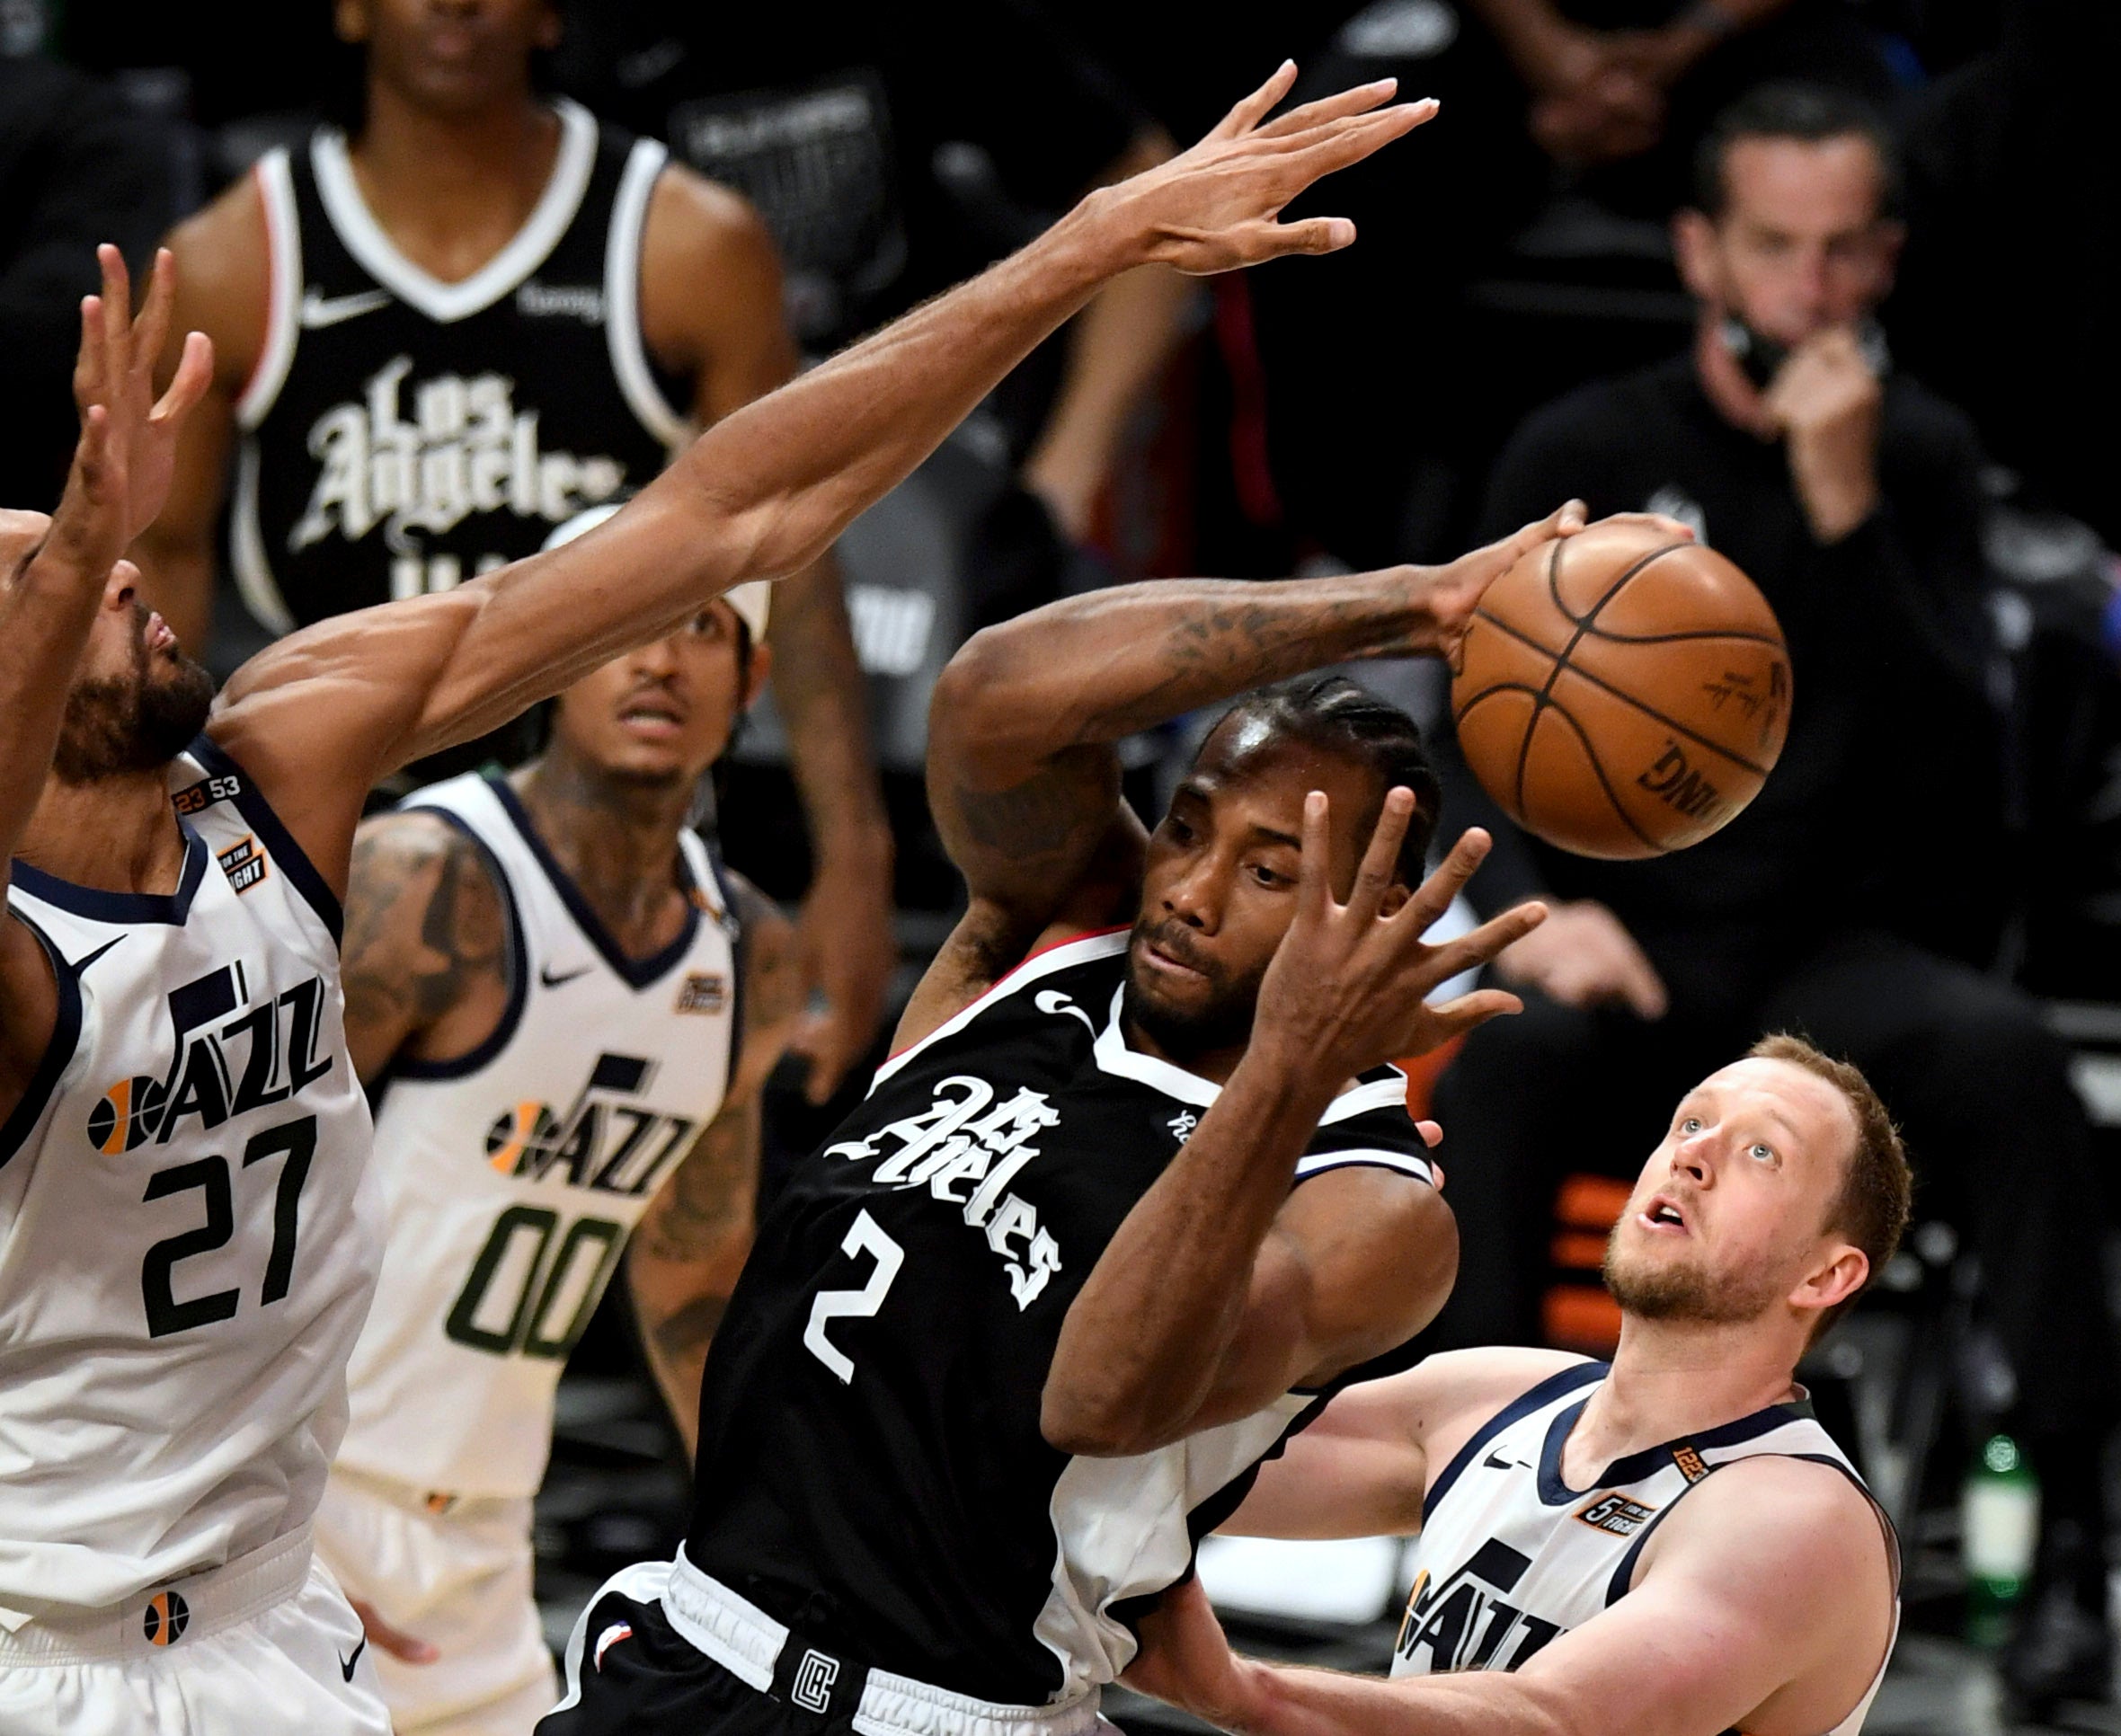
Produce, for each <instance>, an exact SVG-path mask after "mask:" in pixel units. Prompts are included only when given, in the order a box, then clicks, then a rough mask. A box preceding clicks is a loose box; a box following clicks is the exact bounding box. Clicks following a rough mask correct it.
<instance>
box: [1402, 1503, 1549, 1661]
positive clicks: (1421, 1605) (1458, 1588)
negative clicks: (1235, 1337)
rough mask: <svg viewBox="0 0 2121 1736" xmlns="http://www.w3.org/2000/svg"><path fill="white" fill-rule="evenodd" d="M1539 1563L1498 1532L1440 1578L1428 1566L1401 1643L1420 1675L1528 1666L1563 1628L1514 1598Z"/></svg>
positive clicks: (1409, 1600)
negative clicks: (1432, 1576)
mask: <svg viewBox="0 0 2121 1736" xmlns="http://www.w3.org/2000/svg"><path fill="white" fill-rule="evenodd" d="M1530 1566H1531V1559H1530V1558H1529V1557H1527V1556H1525V1555H1522V1554H1519V1553H1518V1552H1517V1551H1516V1550H1514V1549H1513V1548H1511V1547H1510V1546H1509V1545H1508V1544H1506V1543H1503V1542H1501V1541H1499V1540H1497V1539H1496V1538H1494V1537H1490V1538H1489V1539H1488V1540H1487V1541H1486V1543H1484V1544H1482V1545H1481V1546H1480V1547H1479V1548H1478V1549H1476V1550H1475V1551H1474V1552H1473V1554H1472V1557H1471V1558H1470V1559H1469V1561H1468V1562H1467V1563H1465V1565H1464V1566H1462V1567H1460V1568H1459V1569H1458V1570H1457V1571H1456V1572H1453V1573H1452V1574H1451V1576H1450V1577H1449V1578H1448V1579H1446V1580H1443V1581H1441V1582H1440V1583H1439V1582H1432V1581H1431V1580H1430V1578H1429V1574H1428V1572H1427V1571H1426V1570H1425V1569H1424V1571H1423V1572H1421V1573H1420V1574H1419V1575H1418V1576H1416V1578H1415V1581H1414V1590H1413V1591H1412V1592H1411V1593H1410V1594H1409V1595H1408V1597H1407V1616H1406V1618H1405V1619H1404V1620H1403V1621H1402V1622H1401V1623H1400V1624H1399V1638H1398V1643H1397V1644H1396V1645H1395V1647H1394V1650H1395V1651H1396V1652H1398V1655H1399V1657H1400V1658H1401V1659H1402V1660H1403V1661H1405V1662H1406V1663H1407V1665H1409V1666H1410V1667H1411V1670H1412V1671H1413V1673H1415V1674H1417V1675H1435V1674H1438V1673H1440V1672H1442V1671H1443V1670H1515V1669H1518V1668H1520V1667H1521V1666H1522V1665H1523V1664H1524V1663H1525V1662H1526V1661H1529V1660H1530V1659H1531V1657H1532V1656H1533V1655H1534V1654H1535V1653H1536V1652H1539V1651H1540V1650H1541V1649H1542V1648H1543V1647H1544V1646H1546V1645H1547V1644H1548V1643H1549V1642H1550V1641H1552V1640H1553V1639H1554V1638H1555V1637H1556V1636H1557V1634H1560V1633H1561V1631H1562V1630H1561V1628H1560V1626H1559V1625H1558V1624H1557V1623H1554V1622H1549V1621H1542V1620H1540V1617H1539V1616H1531V1615H1527V1614H1526V1613H1525V1612H1524V1610H1523V1609H1522V1608H1519V1607H1518V1606H1517V1605H1516V1604H1515V1603H1513V1601H1512V1600H1511V1594H1512V1593H1513V1592H1514V1591H1515V1590H1516V1589H1517V1581H1519V1580H1521V1579H1522V1578H1523V1577H1524V1573H1525V1570H1526V1569H1527V1568H1529V1567H1530Z"/></svg>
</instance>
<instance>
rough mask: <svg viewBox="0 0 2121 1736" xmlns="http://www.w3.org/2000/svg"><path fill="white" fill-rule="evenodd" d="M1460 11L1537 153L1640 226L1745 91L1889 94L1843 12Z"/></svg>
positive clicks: (1868, 43)
mask: <svg viewBox="0 0 2121 1736" xmlns="http://www.w3.org/2000/svg"><path fill="white" fill-rule="evenodd" d="M1470 3H1471V4H1473V5H1474V6H1475V8H1476V9H1477V10H1478V13H1480V15H1481V17H1482V18H1483V20H1484V21H1485V22H1486V24H1487V25H1488V27H1489V28H1490V29H1491V30H1492V31H1494V32H1495V38H1496V40H1498V41H1499V42H1500V43H1501V44H1502V46H1503V49H1504V52H1505V53H1506V54H1507V55H1508V56H1509V58H1510V61H1511V64H1512V65H1513V66H1514V67H1515V68H1516V71H1517V75H1518V77H1519V79H1520V81H1521V82H1522V85H1523V87H1524V92H1525V101H1526V105H1527V106H1526V112H1525V118H1526V123H1527V125H1528V127H1529V128H1530V129H1531V136H1532V137H1534V138H1535V139H1536V140H1538V142H1539V144H1540V147H1541V148H1542V149H1543V150H1544V151H1545V152H1546V153H1547V155H1549V157H1551V158H1552V159H1553V160H1554V162H1555V163H1556V164H1559V165H1560V166H1561V167H1563V168H1564V169H1566V170H1570V171H1574V172H1576V173H1583V174H1585V175H1588V176H1589V177H1591V184H1592V185H1593V187H1595V188H1596V190H1598V192H1599V194H1600V196H1601V197H1602V198H1603V199H1605V200H1606V201H1607V202H1609V203H1611V204H1614V205H1616V206H1619V207H1621V208H1627V209H1629V210H1632V211H1635V212H1637V213H1638V214H1642V215H1649V214H1653V213H1658V212H1662V211H1664V210H1668V209H1670V208H1671V207H1672V206H1673V204H1674V203H1676V202H1677V201H1678V199H1681V198H1682V197H1683V196H1684V190H1685V177H1686V175H1687V173H1688V169H1689V164H1690V163H1691V155H1692V149H1693V146H1694V144H1695V142H1696V141H1697V140H1698V139H1699V137H1700V135H1701V133H1702V131H1703V129H1704V128H1706V126H1707V124H1708V120H1709V118H1710V117H1711V116H1713V115H1715V114H1716V113H1717V111H1719V110H1721V109H1722V108H1723V107H1724V106H1725V105H1726V103H1728V102H1730V101H1731V100H1732V99H1733V98H1734V97H1735V96H1736V95H1737V94H1738V93H1740V92H1741V91H1743V90H1744V89H1745V88H1746V87H1747V86H1749V85H1752V84H1757V83H1760V82H1762V81H1765V80H1778V79H1788V78H1797V77H1802V78H1807V79H1812V80H1815V81H1819V82H1824V83H1827V84H1836V85H1841V86H1846V87H1848V88H1850V89H1852V90H1855V91H1859V92H1861V93H1865V94H1867V95H1869V96H1872V97H1874V98H1880V99H1882V98H1883V97H1885V96H1886V94H1888V93H1889V91H1890V79H1889V76H1888V75H1887V72H1886V63H1885V60H1884V58H1883V57H1882V55H1881V54H1880V52H1879V49H1878V47H1877V42H1876V40H1874V38H1873V37H1872V35H1871V33H1870V31H1868V30H1867V29H1866V28H1865V26H1864V24H1863V22H1862V21H1861V20H1860V19H1859V17H1858V15H1857V13H1856V12H1855V9H1854V8H1853V7H1851V6H1850V5H1847V4H1843V0H1470ZM1623 164H1627V165H1629V166H1628V167H1627V168H1625V169H1623V168H1621V167H1620V165H1623Z"/></svg>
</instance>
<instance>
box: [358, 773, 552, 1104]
mask: <svg viewBox="0 0 2121 1736" xmlns="http://www.w3.org/2000/svg"><path fill="white" fill-rule="evenodd" d="M397 811H398V812H400V813H407V814H426V815H431V816H432V817H433V818H435V819H439V820H441V821H443V822H445V823H446V824H448V825H449V826H452V827H454V828H456V829H457V831H459V832H461V833H463V835H464V836H465V837H467V838H469V839H470V840H471V843H472V847H473V848H474V849H475V850H476V851H477V852H478V853H479V856H480V859H481V860H482V861H484V863H485V864H486V875H487V878H488V879H490V880H491V881H493V890H495V891H496V892H497V893H499V894H500V897H501V916H502V917H503V918H504V919H505V920H506V922H507V924H508V957H509V985H508V1006H507V1009H506V1010H505V1011H504V1012H503V1013H502V1014H501V1023H499V1024H497V1025H495V1026H494V1027H493V1030H492V1031H491V1032H488V1033H487V1036H486V1040H485V1041H484V1042H482V1043H480V1044H479V1045H478V1047H477V1048H475V1049H473V1050H468V1051H466V1053H464V1054H462V1055H458V1056H456V1057H454V1058H451V1059H449V1060H446V1061H422V1060H416V1059H393V1060H392V1061H391V1063H390V1066H389V1067H388V1069H387V1077H388V1078H389V1079H462V1078H466V1077H468V1076H470V1075H472V1074H474V1073H476V1072H478V1071H479V1070H480V1069H481V1068H482V1067H486V1066H488V1065H489V1064H490V1063H491V1062H492V1061H493V1058H494V1057H495V1056H497V1055H499V1054H500V1053H501V1050H504V1049H506V1048H507V1047H508V1045H509V1042H510V1040H511V1039H512V1038H513V1037H514V1036H515V1034H516V1027H517V1026H518V1025H519V1024H521V1023H522V1022H523V1007H524V1005H525V1003H526V1002H528V1000H529V998H530V948H529V945H528V943H527V942H526V941H525V940H524V938H523V918H522V914H521V912H520V911H519V910H518V909H517V908H516V890H515V888H514V887H513V886H511V885H510V884H509V878H508V871H507V870H506V869H504V868H503V867H501V862H500V859H499V858H498V857H497V856H495V855H494V854H493V851H492V850H491V849H490V848H489V847H488V846H487V844H486V840H485V839H484V838H483V837H480V836H479V835H478V834H477V833H476V832H475V831H474V830H472V828H471V826H470V824H469V823H468V822H467V821H466V819H464V817H463V816H462V815H461V814H457V813H454V812H452V811H451V810H449V809H447V808H441V807H434V808H430V807H423V806H422V805H421V804H420V803H418V802H408V803H406V804H405V805H404V807H402V808H400V809H399V810H397ZM385 1083H386V1081H385V1080H381V1079H379V1080H377V1085H376V1088H375V1089H374V1090H373V1091H372V1092H371V1093H370V1097H371V1100H372V1106H373V1107H374V1108H375V1109H377V1110H380V1109H381V1108H382V1106H383V1086H384V1085H385Z"/></svg>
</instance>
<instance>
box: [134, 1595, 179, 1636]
mask: <svg viewBox="0 0 2121 1736" xmlns="http://www.w3.org/2000/svg"><path fill="white" fill-rule="evenodd" d="M190 1625H191V1605H189V1604H187V1603H186V1602H185V1601H184V1597H183V1593H182V1592H181V1591H157V1592H156V1593H155V1595H154V1596H153V1597H151V1598H149V1599H147V1607H146V1608H145V1609H143V1610H141V1611H140V1632H141V1633H142V1634H145V1635H146V1639H147V1643H148V1644H149V1645H174V1644H175V1643H177V1642H178V1641H179V1640H181V1639H182V1638H183V1637H184V1630H185V1629H186V1628H187V1627H189V1626H190Z"/></svg>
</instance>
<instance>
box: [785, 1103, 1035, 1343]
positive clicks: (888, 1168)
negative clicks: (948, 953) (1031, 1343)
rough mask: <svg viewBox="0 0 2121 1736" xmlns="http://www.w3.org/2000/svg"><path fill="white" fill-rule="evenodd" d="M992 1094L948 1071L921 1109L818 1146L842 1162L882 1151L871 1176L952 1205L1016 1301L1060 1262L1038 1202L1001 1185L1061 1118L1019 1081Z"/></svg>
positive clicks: (1030, 1298) (1020, 1303) (1026, 1300)
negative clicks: (980, 1235) (864, 1134)
mask: <svg viewBox="0 0 2121 1736" xmlns="http://www.w3.org/2000/svg"><path fill="white" fill-rule="evenodd" d="M998 1095H999V1094H998V1092H997V1091H996V1089H995V1087H994V1086H993V1085H990V1084H989V1083H988V1081H986V1080H985V1079H981V1078H977V1077H975V1076H972V1074H969V1073H960V1074H955V1075H954V1076H951V1077H950V1078H947V1079H945V1080H943V1081H941V1082H940V1083H939V1084H938V1085H936V1098H935V1103H933V1105H932V1106H930V1107H929V1108H927V1109H926V1110H923V1111H922V1112H920V1113H919V1114H918V1115H909V1116H907V1117H906V1118H905V1119H904V1120H897V1121H892V1122H891V1123H890V1124H889V1125H887V1126H884V1127H881V1128H879V1129H877V1130H876V1131H875V1132H874V1133H872V1134H870V1135H869V1136H868V1138H865V1139H851V1140H847V1141H845V1142H843V1143H841V1144H839V1145H836V1146H827V1147H825V1155H826V1156H828V1157H840V1158H844V1159H846V1160H847V1161H848V1163H863V1162H866V1161H867V1160H868V1159H870V1158H873V1157H881V1158H882V1159H883V1161H882V1162H881V1163H879V1164H878V1165H876V1168H875V1170H874V1172H873V1173H872V1174H871V1175H870V1177H869V1180H870V1182H871V1183H872V1184H873V1185H874V1186H876V1187H883V1188H892V1189H895V1190H897V1191H901V1192H903V1191H910V1190H911V1189H914V1188H922V1187H925V1188H926V1189H927V1191H928V1192H929V1193H930V1194H931V1195H933V1196H934V1198H935V1199H936V1200H939V1201H941V1202H943V1203H944V1204H946V1205H953V1206H955V1207H957V1208H958V1209H959V1210H960V1213H961V1214H962V1215H963V1218H964V1221H965V1224H966V1227H968V1228H971V1229H976V1230H981V1231H983V1232H984V1233H985V1235H986V1237H987V1245H988V1246H989V1247H990V1248H992V1249H993V1250H994V1252H995V1253H997V1254H998V1255H999V1256H1000V1258H1001V1262H1002V1266H1003V1268H1004V1270H1005V1271H1007V1274H1008V1280H1009V1294H1010V1295H1011V1296H1012V1297H1014V1298H1016V1306H1017V1307H1018V1308H1019V1309H1024V1308H1028V1307H1029V1306H1031V1305H1032V1304H1033V1303H1034V1302H1035V1301H1036V1300H1037V1299H1038V1298H1039V1295H1040V1293H1041V1292H1042V1291H1043V1290H1044V1289H1045V1288H1046V1284H1047V1282H1048V1280H1051V1279H1052V1275H1053V1274H1054V1273H1055V1272H1057V1271H1060V1244H1058V1243H1056V1242H1055V1241H1054V1240H1053V1238H1052V1235H1051V1234H1050V1233H1048V1231H1047V1230H1046V1229H1045V1228H1044V1227H1043V1225H1041V1224H1040V1222H1039V1221H1038V1209H1037V1207H1035V1206H1034V1205H1033V1204H1032V1203H1031V1202H1030V1201H1029V1200H1025V1198H1023V1196H1022V1195H1020V1194H1017V1193H1015V1192H1011V1191H1006V1190H1007V1189H1008V1186H1009V1183H1010V1182H1013V1181H1015V1180H1016V1176H1017V1175H1018V1174H1019V1173H1021V1171H1022V1170H1023V1168H1024V1166H1025V1165H1026V1164H1028V1163H1030V1162H1031V1160H1032V1159H1033V1158H1034V1157H1036V1156H1038V1155H1039V1147H1037V1146H1035V1145H1034V1144H1032V1141H1033V1140H1034V1138H1037V1137H1038V1135H1039V1134H1041V1133H1043V1131H1044V1130H1045V1129H1048V1128H1052V1127H1058V1126H1059V1125H1060V1111H1059V1110H1057V1109H1055V1108H1054V1107H1053V1105H1052V1103H1051V1102H1050V1101H1049V1100H1048V1099H1047V1098H1046V1096H1045V1095H1044V1094H1043V1093H1042V1092H1037V1091H1030V1090H1022V1089H1020V1090H1018V1091H1017V1092H1016V1094H1015V1095H1014V1096H1012V1097H1008V1098H1005V1099H1002V1100H1001V1101H999V1102H998V1101H997V1098H998ZM886 1142H891V1143H892V1144H895V1145H896V1147H897V1148H896V1149H895V1150H892V1149H890V1147H889V1145H887V1143H886Z"/></svg>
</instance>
